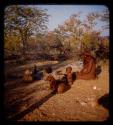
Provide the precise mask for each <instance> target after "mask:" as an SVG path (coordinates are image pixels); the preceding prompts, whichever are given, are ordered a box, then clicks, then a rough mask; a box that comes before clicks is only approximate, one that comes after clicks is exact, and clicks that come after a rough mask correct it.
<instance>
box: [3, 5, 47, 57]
mask: <svg viewBox="0 0 113 125" xmlns="http://www.w3.org/2000/svg"><path fill="white" fill-rule="evenodd" d="M4 18H5V19H4V37H5V41H8V39H9V36H10V35H13V36H14V35H15V36H18V37H19V38H20V46H21V47H22V52H23V55H25V53H26V51H27V46H28V40H29V37H30V36H31V35H33V34H35V33H36V32H43V31H45V30H46V29H47V26H46V23H47V22H48V15H47V14H46V10H40V9H38V8H32V7H30V6H20V5H12V6H8V7H7V8H6V9H5V17H4ZM7 38H8V39H7ZM5 43H6V44H7V42H5ZM12 43H14V41H13V40H12Z"/></svg>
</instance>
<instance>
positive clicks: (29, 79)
mask: <svg viewBox="0 0 113 125" xmlns="http://www.w3.org/2000/svg"><path fill="white" fill-rule="evenodd" d="M23 80H24V82H32V81H33V77H32V72H31V71H30V70H29V69H26V70H25V72H24V76H23Z"/></svg>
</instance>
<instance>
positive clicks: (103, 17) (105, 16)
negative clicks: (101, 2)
mask: <svg viewBox="0 0 113 125" xmlns="http://www.w3.org/2000/svg"><path fill="white" fill-rule="evenodd" d="M100 20H101V21H104V22H106V25H105V26H104V27H103V29H109V10H108V9H106V10H104V11H103V13H102V14H100Z"/></svg>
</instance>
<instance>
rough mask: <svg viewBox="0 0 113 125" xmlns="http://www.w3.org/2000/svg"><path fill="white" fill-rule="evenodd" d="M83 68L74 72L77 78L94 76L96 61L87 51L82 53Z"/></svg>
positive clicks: (91, 77)
mask: <svg viewBox="0 0 113 125" xmlns="http://www.w3.org/2000/svg"><path fill="white" fill-rule="evenodd" d="M82 57H83V60H84V62H83V69H82V70H81V71H80V72H76V78H77V79H84V80H90V79H95V78H96V61H95V58H94V57H92V56H91V54H90V53H89V52H86V53H83V54H82Z"/></svg>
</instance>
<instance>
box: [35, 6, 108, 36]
mask: <svg viewBox="0 0 113 125" xmlns="http://www.w3.org/2000/svg"><path fill="white" fill-rule="evenodd" d="M36 7H37V8H40V9H47V14H49V15H50V17H49V22H48V30H49V31H52V30H54V28H57V26H58V25H60V24H63V22H64V21H65V20H66V19H68V18H69V17H70V16H71V15H72V14H76V13H78V12H81V15H80V19H81V20H85V18H86V15H87V14H88V13H90V12H99V13H100V12H101V13H102V12H103V10H105V9H106V8H107V7H106V6H104V5H36ZM104 25H105V22H102V21H98V22H97V26H96V27H95V29H96V30H99V29H100V28H101V26H104ZM101 35H102V36H109V30H105V31H103V32H102V34H101Z"/></svg>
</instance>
